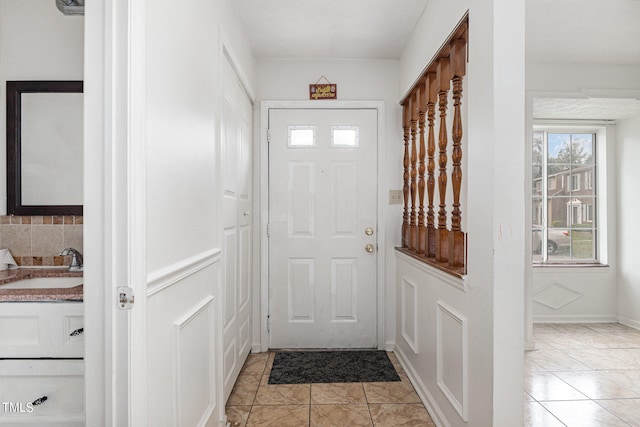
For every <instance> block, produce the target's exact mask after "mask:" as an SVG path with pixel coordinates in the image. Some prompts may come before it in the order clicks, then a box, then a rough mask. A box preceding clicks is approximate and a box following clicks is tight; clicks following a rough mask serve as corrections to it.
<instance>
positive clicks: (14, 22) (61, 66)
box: [0, 0, 84, 215]
mask: <svg viewBox="0 0 640 427" xmlns="http://www.w3.org/2000/svg"><path fill="white" fill-rule="evenodd" d="M83 49H84V18H83V17H82V16H64V15H63V14H62V13H61V12H60V11H59V10H58V8H57V7H56V4H55V1H43V0H3V1H1V2H0V135H2V143H0V215H5V214H6V212H7V203H6V202H7V185H6V182H7V181H6V150H5V143H6V139H5V137H4V136H5V135H6V120H7V114H6V107H7V101H6V95H7V93H6V89H7V87H6V81H7V80H82V78H83V70H84V68H83V67H84V62H83V61H84V52H83Z"/></svg>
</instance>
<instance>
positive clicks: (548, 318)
mask: <svg viewBox="0 0 640 427" xmlns="http://www.w3.org/2000/svg"><path fill="white" fill-rule="evenodd" d="M533 323H618V316H616V315H613V314H611V315H609V314H596V315H571V314H558V315H536V316H533Z"/></svg>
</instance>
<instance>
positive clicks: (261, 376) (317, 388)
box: [226, 352, 435, 427]
mask: <svg viewBox="0 0 640 427" xmlns="http://www.w3.org/2000/svg"><path fill="white" fill-rule="evenodd" d="M274 356H275V353H274V352H269V353H259V354H251V355H249V357H248V359H247V361H246V363H245V365H244V367H243V368H242V371H241V372H240V375H239V377H238V380H237V381H236V384H235V386H234V388H233V391H232V392H231V395H230V396H229V400H228V401H227V407H226V412H227V418H228V420H229V422H230V424H231V426H278V427H287V426H292V427H301V426H318V427H319V426H327V427H341V426H345V427H351V426H376V427H385V426H389V427H390V426H394V427H395V426H399V425H402V426H416V427H417V426H425V427H435V424H434V423H433V421H432V420H431V417H430V416H429V414H428V413H427V411H426V409H425V407H424V406H423V405H422V403H421V402H420V399H419V398H418V395H417V394H416V392H415V390H414V389H413V386H412V385H411V383H410V382H409V379H408V377H407V375H406V374H405V372H404V371H403V370H402V367H401V366H400V364H399V363H398V360H397V359H396V357H395V355H394V354H393V353H389V358H390V359H391V361H392V362H393V364H394V366H395V368H396V370H397V371H398V374H399V375H400V378H401V380H402V381H400V382H386V383H331V384H296V385H270V384H268V380H269V373H270V372H271V366H272V363H273V358H274Z"/></svg>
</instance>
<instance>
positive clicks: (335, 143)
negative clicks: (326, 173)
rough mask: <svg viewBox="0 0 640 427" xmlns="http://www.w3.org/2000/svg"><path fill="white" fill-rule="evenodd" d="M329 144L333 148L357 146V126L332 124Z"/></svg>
mask: <svg viewBox="0 0 640 427" xmlns="http://www.w3.org/2000/svg"><path fill="white" fill-rule="evenodd" d="M331 146H332V147H334V148H355V147H357V146H358V126H332V127H331Z"/></svg>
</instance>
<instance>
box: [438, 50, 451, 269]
mask: <svg viewBox="0 0 640 427" xmlns="http://www.w3.org/2000/svg"><path fill="white" fill-rule="evenodd" d="M436 75H437V80H438V101H439V102H438V108H439V110H440V134H439V136H438V147H439V149H440V151H439V155H438V164H439V166H440V170H439V175H438V192H439V195H440V209H439V210H438V230H437V234H436V236H437V237H436V261H438V262H446V261H447V260H448V256H449V248H448V245H449V230H447V209H446V201H445V197H446V194H447V142H448V141H447V96H448V93H449V80H450V78H451V75H450V73H449V58H441V59H440V60H439V61H438V66H437V67H436Z"/></svg>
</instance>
